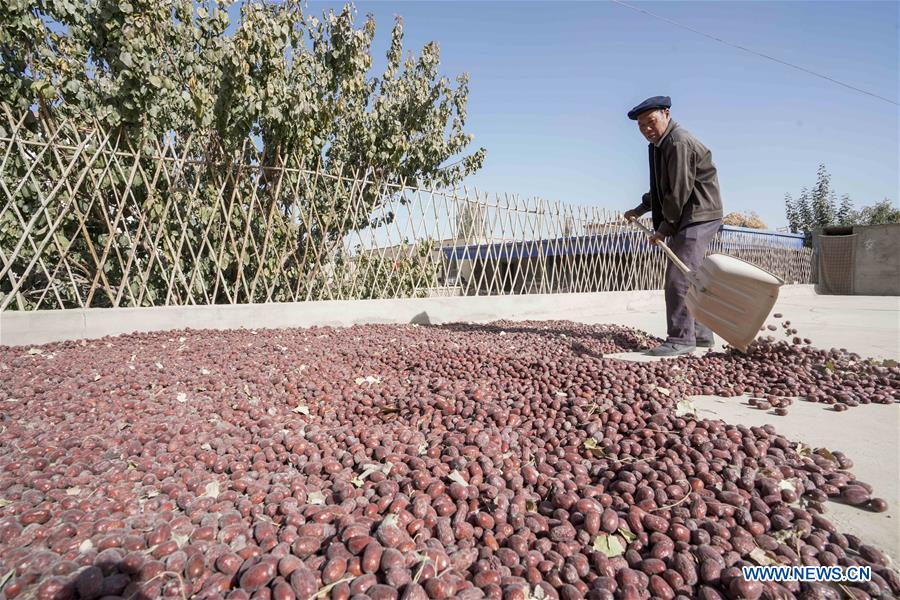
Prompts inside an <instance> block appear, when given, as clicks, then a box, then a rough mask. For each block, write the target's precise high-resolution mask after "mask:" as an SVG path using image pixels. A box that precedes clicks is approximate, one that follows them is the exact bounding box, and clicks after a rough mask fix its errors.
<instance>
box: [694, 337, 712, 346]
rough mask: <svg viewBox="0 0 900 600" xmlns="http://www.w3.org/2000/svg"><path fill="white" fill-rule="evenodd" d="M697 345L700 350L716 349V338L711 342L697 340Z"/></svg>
mask: <svg viewBox="0 0 900 600" xmlns="http://www.w3.org/2000/svg"><path fill="white" fill-rule="evenodd" d="M696 345H697V347H698V348H715V347H716V340H715V338H713V339H711V340H697V342H696Z"/></svg>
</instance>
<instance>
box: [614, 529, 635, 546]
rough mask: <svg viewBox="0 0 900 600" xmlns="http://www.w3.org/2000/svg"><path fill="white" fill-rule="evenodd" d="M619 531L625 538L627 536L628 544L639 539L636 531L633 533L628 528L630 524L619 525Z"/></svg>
mask: <svg viewBox="0 0 900 600" xmlns="http://www.w3.org/2000/svg"><path fill="white" fill-rule="evenodd" d="M618 533H619V535H621V536H622V537H623V538H625V542H626V543H628V544H630V543H631V542H633V541H634V540H636V539H638V538H637V536H636V535H635V534H634V533H632V531H631V530H630V529H628V525H622V526H621V527H619V529H618Z"/></svg>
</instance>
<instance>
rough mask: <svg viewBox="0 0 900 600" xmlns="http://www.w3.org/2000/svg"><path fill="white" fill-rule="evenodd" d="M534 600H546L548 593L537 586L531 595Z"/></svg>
mask: <svg viewBox="0 0 900 600" xmlns="http://www.w3.org/2000/svg"><path fill="white" fill-rule="evenodd" d="M531 598H532V600H546V598H547V592H545V591H544V588H542V587H541V586H535V588H534V592H533V593H532V594H531Z"/></svg>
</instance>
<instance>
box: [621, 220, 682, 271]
mask: <svg viewBox="0 0 900 600" xmlns="http://www.w3.org/2000/svg"><path fill="white" fill-rule="evenodd" d="M628 220H629V221H631V222H632V223H634V224H635V225H637V226H638V228H639V229H640V230H641V231H643V232H644V233H646V234H647V237H650V236H651V235H653V232H652V231H651V230H650V229H648V228H647V226H646V225H644V224H643V223H641V222H640V221H638V220H637V219H635V218H634V217H632V218H630V219H628ZM656 245H657V246H659V247H660V248H662V251H663V252H665V253H666V256H668V257H669V260H671V261H672V262H673V263H675V266H676V267H678V270H679V271H681V272H682V273H684V274H685V275H690V274H691V270H690V269H689V268H688V266H687V265H686V264H684V263H683V262H681V259H680V258H678V257H677V256H676V255H675V253H674V252H672V249H671V248H669V247H668V246H666V243H665V242H663V241H661V240H660V241H659V242H656Z"/></svg>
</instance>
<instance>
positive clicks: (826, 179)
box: [784, 164, 900, 243]
mask: <svg viewBox="0 0 900 600" xmlns="http://www.w3.org/2000/svg"><path fill="white" fill-rule="evenodd" d="M784 205H785V207H784V208H785V216H786V217H787V221H788V226H789V227H790V229H791V231H792V232H794V233H798V232H802V233H804V234H806V237H807V243H810V237H811V235H812V232H813V231H815V230H816V229H819V228H822V227H827V226H829V225H844V226H853V225H883V224H888V223H900V210H897V209H896V208H895V207H894V205H893V204H892V203H891V201H890V200H889V199H887V198H885V199H884V200H882V201H881V202H878V203H876V204H874V205H872V206H867V207H864V208H863V209H861V210H858V211H857V210H855V209H854V208H853V201H852V200H851V199H850V196H849V195H847V194H844V195H842V196H841V201H840V203H838V201H837V194H836V193H835V192H834V190H832V189H831V175H829V174H828V171H827V170H826V169H825V165H821V164H820V165H819V170H818V173H817V179H816V185H815V186H813V188H812V190H811V191H810V190H807V189H806V188H802V189H801V191H800V196H799V198H798V199H797V200H796V201H795V200H794V199H793V198H792V197H791V195H790V194H786V195H785V197H784Z"/></svg>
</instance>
